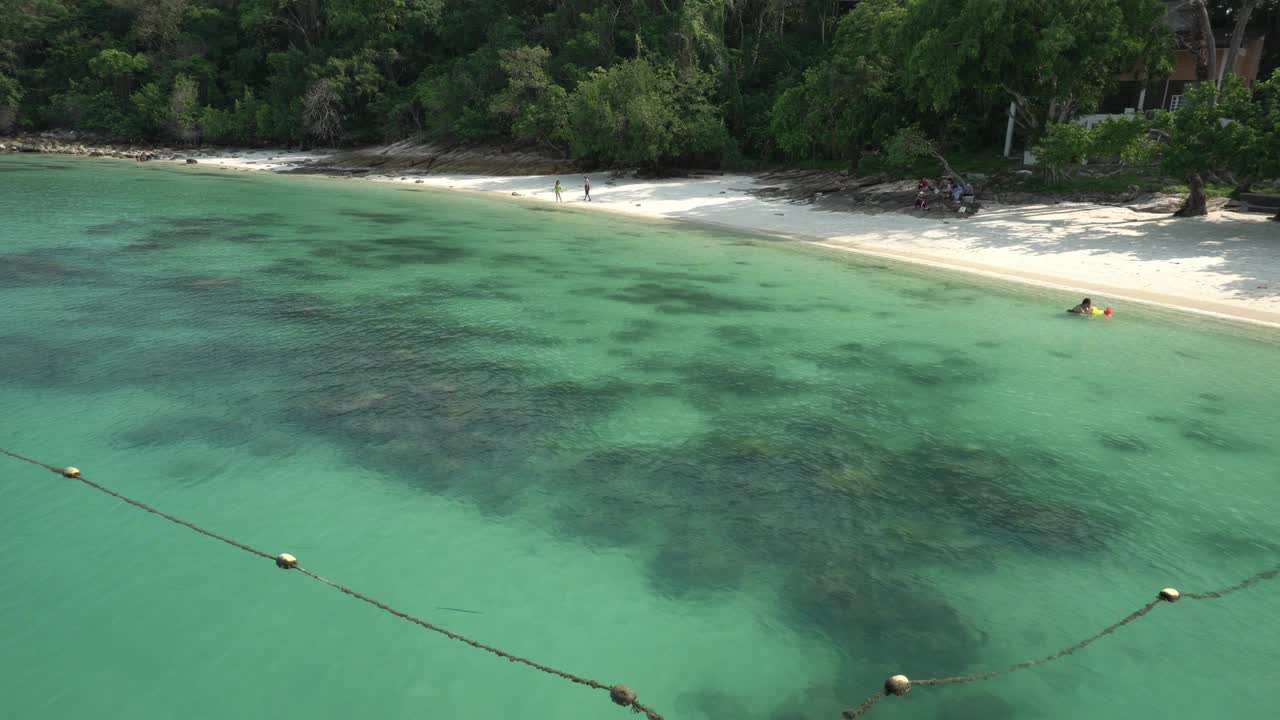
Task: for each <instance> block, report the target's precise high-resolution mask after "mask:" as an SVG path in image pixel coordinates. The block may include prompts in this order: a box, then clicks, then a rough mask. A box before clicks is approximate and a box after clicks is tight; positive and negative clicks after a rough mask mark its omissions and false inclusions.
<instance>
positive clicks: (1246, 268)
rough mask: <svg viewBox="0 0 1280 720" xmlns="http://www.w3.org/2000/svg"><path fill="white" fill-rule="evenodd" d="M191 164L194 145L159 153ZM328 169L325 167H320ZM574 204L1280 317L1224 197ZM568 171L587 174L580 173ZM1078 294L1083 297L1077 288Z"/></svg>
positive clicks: (264, 153)
mask: <svg viewBox="0 0 1280 720" xmlns="http://www.w3.org/2000/svg"><path fill="white" fill-rule="evenodd" d="M191 156H194V157H195V158H196V160H197V162H196V163H195V164H193V165H192V167H196V168H199V167H204V168H219V169H225V170H238V171H254V172H262V171H269V172H276V173H280V174H290V173H291V172H293V171H297V170H299V169H305V167H306V165H307V164H309V163H311V162H314V161H317V160H322V159H324V158H326V157H328V154H327V153H323V152H298V151H287V150H246V151H240V152H229V153H222V154H217V155H210V154H207V153H206V154H203V155H201V154H196V153H191ZM157 161H159V162H166V163H168V162H173V163H178V164H183V163H185V162H186V157H181V158H179V157H174V158H172V159H167V158H166V159H158V160H157ZM317 174H323V173H317ZM325 176H326V177H331V178H335V179H347V180H350V179H359V180H369V181H373V182H383V183H393V184H397V185H403V186H407V187H408V188H417V187H421V188H422V189H433V190H453V191H461V192H468V193H476V194H478V195H485V196H490V197H503V198H506V199H508V200H519V201H522V202H531V203H543V204H546V203H551V204H554V203H555V199H554V194H553V193H552V191H551V187H552V186H553V185H554V184H555V181H556V179H557V177H556V176H527V175H526V176H475V175H411V174H407V173H406V174H397V175H380V174H376V173H373V172H370V173H368V174H359V175H356V174H342V175H332V174H325ZM559 179H560V180H561V181H562V183H563V184H564V185H565V191H566V192H565V196H566V201H565V203H564V204H565V205H566V206H567V207H566V209H571V210H575V211H577V210H581V211H588V212H612V213H615V214H619V215H625V216H628V217H632V218H639V219H651V220H664V221H677V222H692V223H698V224H702V225H710V226H716V227H720V228H723V229H729V230H733V231H735V232H743V233H747V234H754V235H759V236H764V237H770V238H775V239H783V240H786V241H790V242H799V243H803V244H806V245H812V246H816V247H822V248H826V249H830V250H836V251H842V252H855V253H858V254H861V255H864V256H868V257H879V258H884V259H893V260H898V261H901V262H906V263H910V264H914V265H920V266H927V267H934V268H938V269H945V270H951V271H956V272H960V273H965V274H970V275H977V276H982V277H987V278H991V279H996V280H1001V281H1006V282H1013V283H1018V284H1022V285H1032V286H1038V287H1044V288H1052V289H1055V290H1061V291H1063V292H1064V293H1070V294H1071V296H1070V297H1068V298H1064V302H1067V301H1069V302H1070V304H1074V303H1075V302H1078V298H1075V296H1076V295H1081V296H1084V295H1091V296H1095V299H1097V300H1099V303H1098V304H1115V303H1114V300H1122V301H1127V302H1137V303H1141V304H1144V305H1151V306H1156V307H1161V308H1165V309H1171V310H1177V311H1181V312H1189V313H1193V314H1196V315H1199V316H1204V317H1210V318H1215V319H1218V320H1228V321H1237V322H1244V323H1248V324H1251V325H1255V326H1258V325H1261V326H1266V327H1270V328H1280V232H1277V227H1276V224H1275V223H1273V222H1271V221H1270V220H1269V218H1268V217H1267V216H1265V215H1246V214H1242V213H1226V212H1222V211H1218V212H1215V213H1212V214H1211V215H1210V216H1209V217H1206V218H1187V219H1174V218H1169V217H1166V216H1163V215H1154V216H1153V215H1150V214H1146V213H1139V212H1135V211H1132V210H1129V209H1126V208H1118V207H1111V206H1099V205H1084V204H1068V203H1062V204H1057V205H1019V206H1009V205H994V204H987V205H986V206H985V207H984V209H983V211H982V212H981V213H980V214H978V215H975V216H972V217H963V216H958V215H952V214H949V213H947V214H944V213H941V212H940V213H938V215H937V216H933V217H930V216H923V217H922V216H919V215H918V214H916V213H911V212H883V213H865V212H849V211H842V210H827V209H822V208H821V207H820V205H818V204H798V203H794V202H791V201H789V200H786V199H781V198H765V197H760V196H759V195H756V194H754V191H758V190H760V189H761V188H762V187H763V186H762V185H761V184H760V183H759V181H758V180H757V179H756V178H754V177H751V176H747V175H729V174H725V175H709V176H703V177H692V178H679V179H664V180H637V179H632V178H614V177H610V176H609V175H607V174H604V173H598V174H594V175H593V176H592V180H593V183H592V200H593V201H592V202H590V203H587V202H585V201H583V199H582V187H581V184H580V182H581V178H580V177H578V176H576V175H567V174H566V175H561V176H559ZM569 181H572V182H573V183H575V184H574V185H570V184H569ZM1073 298H1075V299H1073Z"/></svg>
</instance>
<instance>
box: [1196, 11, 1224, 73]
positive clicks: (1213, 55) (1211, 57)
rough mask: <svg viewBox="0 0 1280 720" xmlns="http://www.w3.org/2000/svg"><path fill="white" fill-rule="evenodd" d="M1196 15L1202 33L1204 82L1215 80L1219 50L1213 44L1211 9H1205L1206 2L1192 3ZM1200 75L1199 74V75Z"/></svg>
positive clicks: (1201, 46) (1201, 48)
mask: <svg viewBox="0 0 1280 720" xmlns="http://www.w3.org/2000/svg"><path fill="white" fill-rule="evenodd" d="M1192 5H1193V6H1194V8H1195V10H1196V13H1197V18H1196V20H1197V22H1196V25H1197V26H1198V28H1197V29H1198V30H1199V31H1200V33H1199V34H1200V42H1199V43H1198V44H1199V46H1200V52H1199V53H1198V54H1199V55H1200V58H1201V60H1202V61H1203V63H1204V70H1205V74H1204V78H1202V79H1204V80H1215V79H1217V77H1218V48H1217V46H1216V45H1215V44H1214V42H1213V25H1212V24H1211V22H1210V21H1209V8H1207V7H1205V4H1204V0H1194V2H1192ZM1197 74H1198V73H1197Z"/></svg>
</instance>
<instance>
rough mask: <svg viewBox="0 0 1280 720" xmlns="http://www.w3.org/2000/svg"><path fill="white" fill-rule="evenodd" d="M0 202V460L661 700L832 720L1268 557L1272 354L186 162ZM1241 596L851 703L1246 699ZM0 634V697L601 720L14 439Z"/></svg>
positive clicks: (515, 215)
mask: <svg viewBox="0 0 1280 720" xmlns="http://www.w3.org/2000/svg"><path fill="white" fill-rule="evenodd" d="M0 221H2V222H0V372H2V373H3V375H2V378H3V382H2V383H0V446H3V447H7V448H9V449H12V450H15V451H18V452H21V453H24V454H27V455H31V456H35V457H38V458H41V459H45V460H47V461H49V462H53V463H59V464H74V465H77V466H79V467H80V468H82V469H83V470H84V471H85V474H86V476H88V477H91V478H92V479H94V480H96V481H98V482H101V483H104V484H107V485H108V486H111V487H114V488H116V489H118V490H120V491H122V492H125V493H127V494H130V495H133V496H135V497H138V498H140V499H143V500H145V501H147V502H150V503H152V504H154V505H156V506H158V507H160V508H161V509H164V510H167V511H169V512H172V513H175V514H177V515H180V516H182V517H185V518H188V519H190V520H192V521H194V522H197V523H199V524H202V525H204V526H206V527H209V528H211V529H214V530H216V531H219V532H222V533H224V534H227V535H230V536H232V537H235V538H237V539H240V540H242V541H244V542H247V543H249V544H252V545H255V546H258V547H261V548H263V549H265V550H267V551H269V552H280V551H289V552H292V553H294V554H295V555H297V556H298V557H299V558H300V560H301V562H302V563H303V564H304V565H305V566H307V567H309V568H311V569H312V570H314V571H316V572H318V573H320V574H322V575H325V576H327V577H330V578H332V579H334V580H337V581H340V582H344V583H346V584H348V585H351V586H353V587H356V588H358V589H360V590H362V591H364V592H367V593H369V594H371V595H373V596H375V597H378V598H380V599H382V600H384V601H386V602H388V603H390V604H392V605H395V606H397V607H399V608H401V609H404V610H406V611H410V612H414V613H416V614H419V615H422V616H424V617H426V618H428V619H430V620H432V621H434V622H437V623H439V624H442V625H444V626H446V627H449V628H451V629H453V630H456V631H458V632H461V633H464V634H467V635H470V636H473V637H475V638H476V639H479V640H481V641H484V642H490V643H493V644H495V645H498V646H500V647H503V648H505V649H508V650H510V651H512V652H515V653H518V654H523V655H528V656H531V657H533V658H534V659H536V660H539V661H540V662H544V663H546V664H549V665H553V666H557V667H561V668H564V669H566V670H568V671H571V672H575V673H579V674H582V675H587V676H590V677H593V678H597V679H599V680H602V681H604V682H606V683H615V682H622V683H626V684H628V685H630V686H631V687H633V688H635V689H636V690H637V691H638V693H639V695H640V698H641V700H642V701H644V702H646V703H648V704H650V705H652V706H653V707H655V708H656V709H658V710H659V711H662V712H664V713H665V714H666V716H667V717H668V718H670V719H671V720H677V719H685V718H688V719H692V720H704V719H707V720H710V719H713V718H714V719H719V718H732V719H733V720H743V719H750V718H761V719H765V720H798V719H800V718H804V719H806V720H807V719H809V718H813V719H820V718H826V719H828V720H835V718H838V717H839V711H840V710H841V709H843V708H846V707H852V706H855V705H857V704H858V703H859V702H861V701H862V699H863V698H864V697H865V696H866V695H867V694H868V693H870V692H872V691H874V690H875V689H876V688H877V687H878V686H879V684H880V683H881V682H882V681H883V678H884V677H885V676H887V675H889V674H892V673H897V672H903V673H906V674H908V675H912V676H914V677H929V676H941V675H954V674H961V673H965V672H975V671H982V670H987V669H993V668H996V667H999V666H1001V665H1004V664H1008V663H1012V662H1016V661H1019V660H1023V659H1026V658H1029V657H1035V656H1040V655H1046V654H1049V653H1051V652H1053V651H1055V650H1057V649H1059V648H1060V647H1062V646H1065V645H1068V644H1070V643H1073V642H1075V641H1076V640H1079V639H1081V638H1082V637H1085V636H1087V635H1089V634H1092V633H1093V632H1095V631H1096V630H1098V629H1100V628H1101V627H1102V626H1105V625H1107V624H1108V623H1110V622H1112V621H1114V620H1116V619H1118V618H1120V617H1122V616H1123V615H1125V614H1127V613H1128V612H1130V611H1131V610H1133V609H1135V608H1136V607H1138V606H1140V605H1141V604H1142V603H1144V602H1146V601H1147V600H1148V598H1150V597H1152V596H1153V595H1154V593H1155V592H1156V591H1157V590H1158V589H1159V588H1161V587H1164V586H1167V585H1174V586H1177V587H1180V588H1181V589H1183V590H1184V591H1196V590H1201V589H1209V588H1212V587H1217V586H1220V585H1226V584H1231V583H1233V582H1235V581H1236V580H1238V579H1240V578H1242V577H1244V576H1246V575H1249V574H1251V573H1253V572H1255V571H1257V570H1261V569H1264V568H1267V567H1271V566H1274V565H1275V564H1276V563H1277V562H1280V540H1278V539H1277V538H1278V537H1280V536H1278V535H1277V531H1278V530H1280V516H1278V514H1277V510H1280V457H1278V453H1277V448H1276V437H1277V434H1278V431H1280V412H1278V411H1277V408H1280V382H1278V381H1277V377H1280V372H1278V371H1280V337H1278V336H1277V333H1275V332H1274V331H1270V330H1266V329H1260V328H1253V327H1243V326H1232V325H1228V324H1225V323H1218V322H1210V321H1207V320H1203V319H1199V318H1194V317H1189V316H1185V315H1181V314H1175V313H1171V312H1164V311H1159V310H1154V309H1148V308H1142V307H1134V306H1124V307H1119V308H1118V314H1117V316H1116V317H1115V318H1112V319H1110V320H1101V319H1097V320H1093V319H1084V318H1079V317H1072V316H1068V315H1067V314H1066V313H1063V312H1062V310H1063V308H1065V307H1067V306H1069V305H1071V304H1074V303H1075V302H1076V301H1078V299H1079V298H1076V297H1073V296H1068V295H1066V294H1064V293H1058V292H1053V291H1048V290H1037V289H1025V288H1012V287H1008V286H1003V285H994V284H980V283H979V282H978V281H975V280H973V279H971V278H968V277H963V276H959V275H950V274H946V273H942V272H939V271H934V270H927V271H926V270H920V269H913V268H909V267H904V266H898V265H889V264H886V263H884V262H882V261H878V260H868V259H866V258H859V257H854V256H849V255H846V254H836V253H832V252H827V251H821V250H815V249H812V248H805V247H801V246H797V245H794V244H787V243H783V242H774V241H768V240H761V239H754V238H748V237H742V236H739V235H734V234H729V233H725V232H720V231H715V230H708V229H699V228H693V227H687V226H682V225H674V224H665V223H640V222H633V221H628V220H622V219H618V218H616V217H606V216H599V215H588V214H582V213H579V212H574V211H571V210H565V209H563V208H553V207H549V206H532V205H525V204H521V203H515V202H506V201H496V200H490V199H487V198H482V197H475V196H460V195H455V194H450V193H440V192H431V191H420V190H416V189H413V188H405V187H391V186H384V185H375V184H372V183H361V182H352V181H343V180H328V179H318V178H286V177H275V176H263V175H257V174H246V173H231V172H219V171H209V170H205V169H201V168H198V167H197V168H185V167H176V166H171V165H160V164H149V165H142V166H137V165H131V164H125V163H119V162H108V161H101V162H99V161H85V160H81V161H75V160H69V159H60V158H45V157H38V158H28V157H8V158H3V159H0ZM850 223H851V226H854V225H856V223H857V218H856V216H853V217H851V218H850ZM1102 300H1103V301H1104V302H1106V299H1105V298H1102ZM1107 304H1114V303H1107ZM1274 582H1275V581H1273V583H1274ZM442 606H443V607H453V608H464V609H469V610H473V611H477V612H475V613H458V612H454V611H450V610H441V609H439V608H440V607H442ZM1278 612H1280V586H1278V585H1274V584H1272V585H1271V586H1268V585H1267V584H1265V583H1264V584H1262V585H1260V586H1257V587H1255V588H1253V589H1251V590H1249V591H1245V592H1242V593H1239V594H1237V595H1234V596H1232V597H1231V598H1229V599H1225V600H1222V601H1218V602H1216V603H1209V602H1200V603H1191V602H1184V603H1180V604H1178V605H1176V606H1171V607H1160V608H1158V609H1157V611H1156V612H1155V613H1153V614H1152V615H1150V616H1148V617H1147V618H1145V619H1143V620H1142V621H1140V622H1138V623H1136V624H1135V625H1132V626H1129V627H1127V628H1124V629H1123V630H1121V631H1120V632H1118V633H1117V634H1116V635H1114V636H1112V637H1109V638H1107V639H1105V640H1104V641H1102V642H1100V643H1098V644H1096V645H1094V646H1092V647H1090V648H1088V649H1086V650H1085V651H1082V652H1080V653H1077V654H1076V655H1074V656H1071V657H1067V658H1064V659H1062V660H1059V661H1057V662H1055V663H1053V664H1051V665H1049V666H1047V667H1043V668H1037V669H1032V670H1028V671H1023V672H1020V673H1017V674H1015V675H1012V676H1009V677H1005V678H1002V679H998V680H992V681H988V682H985V683H977V684H973V685H966V686H954V687H941V688H920V689H918V690H917V691H915V692H913V693H911V694H910V695H909V696H907V697H905V698H899V699H890V700H887V701H885V702H884V703H881V704H880V705H879V706H877V707H876V708H875V710H873V712H872V714H871V716H870V717H872V718H884V719H885V720H892V719H893V718H903V719H905V718H912V719H914V718H921V719H925V720H934V719H936V720H962V719H973V720H977V719H979V718H981V719H982V720H1004V719H1006V718H1038V719H1045V720H1067V719H1075V718H1096V719H1100V720H1110V719H1113V718H1114V719H1117V720H1118V719H1120V718H1132V717H1135V716H1138V715H1146V714H1154V713H1159V714H1160V715H1161V716H1163V717H1169V718H1202V717H1231V718H1264V717H1272V716H1273V713H1274V707H1275V705H1276V702H1277V700H1280V690H1277V688H1280V624H1278V623H1276V622H1275V618H1276V617H1277V613H1278ZM0 638H2V639H3V642H0V698H3V702H0V706H3V707H4V708H5V713H4V714H5V716H8V717H20V718H48V719H51V720H52V719H59V720H60V719H63V718H99V717H104V716H106V717H122V718H131V719H132V720H152V719H160V718H166V719H167V718H173V717H185V718H210V719H213V718H217V719H222V718H227V719H230V718H259V717H271V718H282V719H291V718H298V719H303V718H306V719H308V720H310V719H313V718H330V717H370V718H402V717H403V718H410V717H412V718H420V717H432V718H496V717H509V716H511V715H513V714H519V715H521V716H522V717H527V718H547V719H552V718H554V719H555V720H578V719H582V720H586V719H587V718H591V719H593V720H595V719H602V718H604V719H607V718H624V717H627V716H628V715H627V713H626V711H624V710H622V709H619V708H616V707H613V706H612V705H610V704H609V701H608V698H607V696H605V695H603V694H601V693H598V692H594V691H590V690H586V689H583V688H580V687H578V686H575V685H571V684H569V683H566V682H564V681H563V680H559V679H555V678H550V677H548V676H545V675H541V674H539V673H536V672H533V671H531V670H529V669H527V668H522V667H519V666H516V665H512V664H510V663H507V662H505V661H502V660H500V659H497V658H494V657H492V656H489V655H486V654H484V653H482V652H479V651H476V650H474V649H471V648H469V647H467V646H465V645H462V644H459V643H456V642H453V641H449V640H447V639H445V638H442V637H440V636H436V635H433V634H430V633H426V632H423V631H421V630H419V629H417V628H414V627H412V626H410V625H408V624H406V623H403V622H401V621H398V620H396V619H395V618H392V617H390V616H388V615H385V614H383V613H380V612H377V611H375V610H373V609H372V608H369V607H368V606H364V605H361V604H358V603H356V602H354V601H353V600H351V599H349V598H347V597H345V596H343V595H341V594H340V593H337V592H334V591H332V590H329V589H327V588H324V587H322V586H320V585H318V584H316V583H312V582H309V581H307V580H306V579H305V578H303V577H301V576H299V575H297V574H292V573H282V572H279V571H277V570H275V569H274V568H272V567H271V566H270V564H269V563H265V562H264V561H262V560H260V559H257V558H254V557H252V556H249V555H247V554H243V553H239V552H235V551H233V550H232V549H231V548H228V547H226V546H224V545H221V544H219V543H216V542H213V541H211V540H208V539H206V538H202V537H200V536H198V535H196V534H194V533H191V532H189V531H187V530H184V529H182V528H179V527H176V526H173V525H171V524H169V523H165V522H163V521H161V520H159V519H157V518H154V517H152V516H149V515H146V514H144V513H142V512H140V511H138V510H136V509H134V508H131V507H128V506H125V505H122V504H120V503H118V502H116V501H114V500H112V499H111V498H109V497H106V496H103V495H101V494H98V493H95V492H94V491H92V490H90V489H88V488H85V487H84V486H82V485H80V484H78V483H74V482H72V481H68V480H63V479H60V478H58V477H56V476H53V475H51V474H49V473H47V472H42V471H40V470H38V469H36V468H33V467H31V466H27V465H24V464H20V463H16V462H14V461H9V460H4V461H3V462H0Z"/></svg>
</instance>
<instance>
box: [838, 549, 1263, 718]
mask: <svg viewBox="0 0 1280 720" xmlns="http://www.w3.org/2000/svg"><path fill="white" fill-rule="evenodd" d="M1277 575H1280V567H1275V568H1272V569H1270V570H1264V571H1262V572H1260V573H1257V574H1256V575H1253V576H1251V577H1248V578H1246V579H1244V580H1242V581H1240V582H1239V583H1236V584H1235V585H1232V586H1231V587H1228V588H1224V589H1222V590H1212V591H1209V592H1203V593H1182V592H1179V591H1177V590H1175V589H1174V588H1165V589H1163V590H1161V591H1160V592H1159V593H1158V594H1157V595H1156V599H1155V600H1152V601H1150V602H1148V603H1147V604H1146V605H1143V606H1142V607H1140V608H1138V609H1137V610H1134V611H1133V612H1131V613H1129V614H1128V615H1126V616H1124V617H1123V618H1121V619H1120V620H1118V621H1117V622H1114V623H1112V624H1110V625H1108V626H1106V627H1105V628H1103V629H1101V630H1099V631H1098V632H1096V633H1094V634H1093V635H1090V636H1089V637H1087V638H1085V639H1084V640H1081V641H1080V642H1078V643H1076V644H1074V645H1069V646H1067V647H1065V648H1063V649H1061V650H1059V651H1058V652H1056V653H1054V654H1052V655H1046V656H1045V657H1042V658H1037V659H1035V660H1024V661H1022V662H1020V663H1015V664H1013V665H1010V666H1009V667H1007V668H1004V669H1002V670H992V671H989V672H984V673H974V674H972V675H957V676H955V677H944V678H926V679H924V680H912V679H910V678H908V677H907V676H906V675H894V676H893V677H891V678H889V679H888V680H886V681H885V683H884V689H883V690H880V691H877V692H875V693H874V694H872V695H871V696H869V697H868V698H867V699H866V700H864V701H863V702H862V704H861V705H859V706H858V707H856V708H852V709H849V710H845V711H844V712H843V713H842V715H843V716H844V718H845V720H853V718H857V717H861V716H863V715H866V714H867V713H868V712H870V711H871V708H872V707H873V706H875V704H876V703H878V702H880V701H881V700H883V699H884V698H886V697H889V696H890V695H906V694H907V693H908V692H910V691H911V688H913V687H915V686H916V685H954V684H957V683H971V682H977V681H978V680H990V679H992V678H997V677H1000V676H1001V675H1008V674H1009V673H1011V672H1016V671H1018V670H1025V669H1026V668H1029V667H1035V666H1037V665H1044V664H1046V663H1050V662H1053V661H1054V660H1057V659H1058V658H1061V657H1066V656H1067V655H1070V654H1072V653H1074V652H1075V651H1077V650H1080V649H1083V648H1084V647H1086V646H1088V645H1089V644H1091V643H1093V642H1094V641H1095V640H1099V639H1101V638H1103V637H1106V636H1107V635H1110V634H1111V633H1113V632H1115V631H1116V630H1119V629H1120V628H1122V627H1124V626H1125V625H1128V624H1129V623H1131V622H1134V621H1135V620H1137V619H1139V618H1141V617H1145V616H1146V615H1147V614H1148V613H1150V612H1151V611H1152V610H1155V609H1156V608H1157V607H1159V606H1160V605H1163V604H1166V603H1175V602H1177V601H1178V600H1180V599H1182V598H1187V599H1189V600H1212V599H1216V598H1220V597H1223V596H1225V595H1228V594H1230V593H1233V592H1236V591H1237V590H1243V589H1245V588H1247V587H1249V586H1250V585H1253V584H1255V583H1258V582H1261V581H1263V580H1270V579H1271V578H1274V577H1276V576H1277Z"/></svg>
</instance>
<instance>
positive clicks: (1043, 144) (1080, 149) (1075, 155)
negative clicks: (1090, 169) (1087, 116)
mask: <svg viewBox="0 0 1280 720" xmlns="http://www.w3.org/2000/svg"><path fill="white" fill-rule="evenodd" d="M1095 139H1096V134H1095V133H1094V131H1093V130H1090V129H1089V128H1088V127H1087V126H1085V125H1081V124H1079V123H1071V122H1068V123H1059V124H1057V125H1054V126H1053V127H1050V128H1049V132H1047V133H1045V134H1044V136H1043V137H1041V138H1040V142H1039V143H1037V144H1036V146H1035V153H1036V160H1037V162H1039V164H1040V167H1041V168H1043V169H1044V171H1045V174H1046V175H1048V177H1049V179H1050V180H1052V181H1057V180H1059V179H1060V178H1062V177H1063V176H1064V175H1066V174H1069V172H1070V170H1071V168H1072V167H1074V166H1079V165H1080V164H1082V163H1083V162H1084V160H1085V158H1086V157H1087V156H1088V155H1089V153H1090V151H1091V150H1092V149H1093V145H1094V142H1095Z"/></svg>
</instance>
